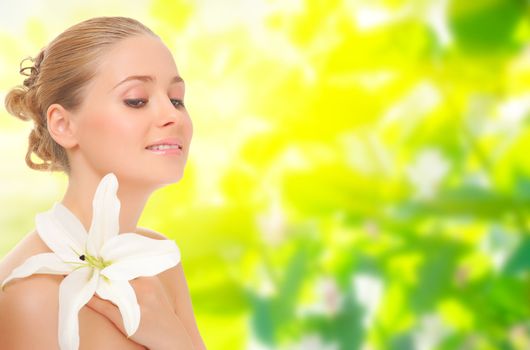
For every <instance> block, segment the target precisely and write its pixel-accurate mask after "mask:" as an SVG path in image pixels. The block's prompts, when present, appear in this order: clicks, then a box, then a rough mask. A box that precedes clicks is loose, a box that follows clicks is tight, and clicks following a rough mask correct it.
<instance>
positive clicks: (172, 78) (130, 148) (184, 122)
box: [72, 35, 193, 185]
mask: <svg viewBox="0 0 530 350" xmlns="http://www.w3.org/2000/svg"><path fill="white" fill-rule="evenodd" d="M135 76H136V78H135ZM86 88H87V89H86V93H85V94H84V97H83V101H82V105H81V107H80V108H79V110H78V111H76V113H75V117H74V119H73V122H74V124H75V125H76V128H75V133H76V137H77V141H78V147H75V148H74V150H73V151H74V152H77V153H76V154H74V155H73V156H74V157H81V158H82V161H83V163H85V164H87V165H88V166H90V167H92V168H93V169H95V170H96V171H97V172H99V173H100V174H105V173H107V172H110V171H112V172H114V173H115V174H116V175H117V176H118V178H120V179H127V180H129V181H133V182H144V183H145V182H149V183H151V184H156V185H163V184H169V183H173V182H177V181H178V180H180V178H181V177H182V175H183V171H184V166H185V164H186V161H187V158H188V151H189V146H190V142H191V138H192V134H193V126H192V122H191V119H190V117H189V115H188V112H187V111H186V108H185V107H184V106H183V105H182V101H183V100H184V83H183V81H182V79H181V78H180V76H179V73H178V71H177V67H176V65H175V62H174V59H173V56H172V55H171V53H170V51H169V50H168V48H167V47H166V46H165V45H164V44H163V43H162V41H161V40H160V39H158V38H156V37H152V36H149V35H141V36H134V37H130V38H127V39H124V40H122V41H120V42H119V43H117V44H116V45H114V46H113V47H112V48H111V49H110V51H108V53H106V54H105V55H104V56H103V57H102V60H101V62H100V63H99V65H98V71H97V74H96V76H95V77H94V78H93V79H92V80H91V81H90V83H89V84H88V85H87V87H86ZM164 139H168V140H169V143H174V142H177V143H178V144H180V146H182V150H181V151H179V150H178V148H177V149H169V150H166V151H154V150H150V149H147V148H146V147H147V146H150V145H153V144H157V143H159V141H160V140H164ZM162 143H168V142H162ZM172 147H174V146H172ZM72 166H73V167H75V166H76V165H75V164H74V163H73V164H72Z"/></svg>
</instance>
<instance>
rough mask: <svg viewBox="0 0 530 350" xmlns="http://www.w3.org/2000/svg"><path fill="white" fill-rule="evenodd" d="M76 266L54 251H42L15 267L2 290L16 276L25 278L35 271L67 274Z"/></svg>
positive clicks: (3, 284)
mask: <svg viewBox="0 0 530 350" xmlns="http://www.w3.org/2000/svg"><path fill="white" fill-rule="evenodd" d="M74 268H75V267H74V266H72V265H68V264H65V263H64V262H63V261H62V260H61V259H60V258H59V257H58V256H57V255H55V254H54V253H42V254H37V255H33V256H30V257H29V258H27V259H26V261H24V262H23V263H22V264H21V265H19V266H18V267H16V268H15V269H13V271H11V274H9V276H7V278H6V279H5V280H4V282H2V287H1V288H2V290H3V289H4V286H5V285H6V284H7V283H8V282H9V281H11V280H12V279H15V278H23V277H27V276H29V275H32V274H34V273H49V274H54V275H67V274H68V273H70V272H71V271H72V270H73V269H74Z"/></svg>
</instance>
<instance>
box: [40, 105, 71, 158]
mask: <svg viewBox="0 0 530 350" xmlns="http://www.w3.org/2000/svg"><path fill="white" fill-rule="evenodd" d="M46 121H47V123H48V132H49V133H50V135H51V137H52V138H53V139H54V140H55V142H57V143H58V144H59V145H61V146H63V147H64V148H71V147H74V146H75V145H77V140H76V138H75V124H74V123H73V121H72V114H71V113H70V112H69V111H67V110H66V109H65V108H64V107H63V106H61V105H60V104H58V103H53V104H51V105H50V107H48V110H47V111H46Z"/></svg>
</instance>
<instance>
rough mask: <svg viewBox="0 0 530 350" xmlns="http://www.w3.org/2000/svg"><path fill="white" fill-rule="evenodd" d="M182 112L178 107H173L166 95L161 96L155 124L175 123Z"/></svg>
mask: <svg viewBox="0 0 530 350" xmlns="http://www.w3.org/2000/svg"><path fill="white" fill-rule="evenodd" d="M182 113H185V112H183V111H182V110H181V109H180V108H179V107H175V105H173V103H172V102H171V100H170V99H169V98H168V97H167V96H166V97H165V98H164V97H162V103H161V108H160V110H159V111H158V113H157V114H158V116H159V117H158V119H157V124H158V125H160V126H166V125H170V124H175V123H177V122H178V121H179V120H180V119H181V118H182Z"/></svg>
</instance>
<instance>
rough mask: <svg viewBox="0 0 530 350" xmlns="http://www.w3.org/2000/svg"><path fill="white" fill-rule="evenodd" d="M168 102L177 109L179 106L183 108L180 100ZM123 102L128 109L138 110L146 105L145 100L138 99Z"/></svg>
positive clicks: (182, 102) (174, 99)
mask: <svg viewBox="0 0 530 350" xmlns="http://www.w3.org/2000/svg"><path fill="white" fill-rule="evenodd" d="M170 101H171V103H172V104H173V105H174V106H175V107H177V108H178V107H179V106H182V107H185V106H184V101H183V100H180V99H177V98H171V99H170ZM124 102H125V104H126V105H128V106H130V107H133V108H140V107H143V106H144V105H145V104H146V103H147V100H144V99H139V98H130V99H126V100H124Z"/></svg>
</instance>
